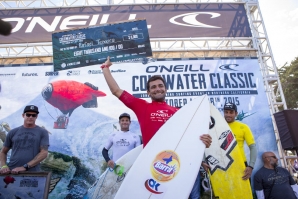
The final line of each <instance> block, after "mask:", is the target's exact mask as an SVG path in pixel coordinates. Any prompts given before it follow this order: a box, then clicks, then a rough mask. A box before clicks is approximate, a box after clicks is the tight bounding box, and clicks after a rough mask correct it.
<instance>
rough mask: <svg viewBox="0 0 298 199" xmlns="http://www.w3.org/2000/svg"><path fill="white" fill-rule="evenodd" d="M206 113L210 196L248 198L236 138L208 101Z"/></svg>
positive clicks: (248, 186) (246, 184)
mask: <svg viewBox="0 0 298 199" xmlns="http://www.w3.org/2000/svg"><path fill="white" fill-rule="evenodd" d="M210 113H211V124H210V131H209V134H210V135H211V137H212V144H211V146H210V147H209V148H208V149H206V150H205V155H206V161H207V162H208V164H209V166H210V167H211V169H210V174H211V184H212V189H213V192H214V196H215V197H219V198H220V199H239V198H241V199H252V192H251V187H250V183H249V180H242V176H243V175H244V170H245V165H244V160H243V158H242V156H241V152H240V148H239V147H238V145H237V142H236V139H235V137H234V135H233V133H232V131H231V130H230V127H229V125H228V124H227V122H226V120H225V119H224V117H223V116H222V114H221V113H220V112H219V111H218V110H217V108H216V107H215V106H213V105H212V104H210ZM239 190H240V191H239Z"/></svg>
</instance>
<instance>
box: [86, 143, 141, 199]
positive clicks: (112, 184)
mask: <svg viewBox="0 0 298 199" xmlns="http://www.w3.org/2000/svg"><path fill="white" fill-rule="evenodd" d="M142 150H143V145H140V146H138V147H136V148H134V149H132V150H130V151H129V152H127V153H126V154H125V155H123V156H122V157H121V158H119V159H118V160H117V161H116V164H117V165H120V166H123V169H124V170H123V172H124V173H123V174H122V176H118V175H116V174H115V173H114V172H111V171H110V170H109V169H107V170H106V171H105V172H104V173H103V174H102V175H101V176H100V177H99V178H98V179H97V180H96V182H95V183H94V184H93V185H92V186H91V187H90V188H89V190H88V192H87V194H86V196H84V199H111V198H114V197H115V194H116V192H117V191H118V189H119V187H120V185H121V184H122V182H123V179H124V178H125V176H126V175H127V173H128V171H129V170H130V168H131V166H132V164H133V163H134V161H135V160H136V159H137V157H138V155H139V154H140V153H141V151H142Z"/></svg>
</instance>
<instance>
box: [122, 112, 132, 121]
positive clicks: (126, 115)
mask: <svg viewBox="0 0 298 199" xmlns="http://www.w3.org/2000/svg"><path fill="white" fill-rule="evenodd" d="M123 117H128V118H129V120H130V115H129V114H128V113H122V114H121V115H120V116H119V120H120V119H121V118H123Z"/></svg>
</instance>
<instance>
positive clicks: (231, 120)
mask: <svg viewBox="0 0 298 199" xmlns="http://www.w3.org/2000/svg"><path fill="white" fill-rule="evenodd" d="M237 115H238V112H237V106H236V105H235V104H233V103H226V104H225V105H224V117H225V119H226V121H227V123H228V124H229V126H230V128H231V130H232V132H233V134H234V136H235V138H236V141H237V144H238V146H239V148H240V150H241V155H242V157H243V160H244V163H245V166H246V169H245V170H244V175H243V176H242V179H243V180H247V179H249V178H250V176H251V173H252V170H253V168H254V165H255V162H256V159H257V146H256V143H255V139H254V136H253V134H252V132H251V130H250V128H249V126H247V125H246V124H244V123H242V122H239V121H236V120H235V118H236V117H237ZM244 141H245V142H246V144H247V145H248V147H249V150H250V159H249V164H247V161H246V156H245V152H244Z"/></svg>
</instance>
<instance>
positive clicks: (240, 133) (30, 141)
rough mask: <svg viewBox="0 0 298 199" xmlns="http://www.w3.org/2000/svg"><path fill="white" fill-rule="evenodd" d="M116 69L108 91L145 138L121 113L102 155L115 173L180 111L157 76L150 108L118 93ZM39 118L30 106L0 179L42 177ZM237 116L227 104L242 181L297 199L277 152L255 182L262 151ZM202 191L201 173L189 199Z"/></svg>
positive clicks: (150, 87)
mask: <svg viewBox="0 0 298 199" xmlns="http://www.w3.org/2000/svg"><path fill="white" fill-rule="evenodd" d="M111 65H112V63H111V62H110V60H109V58H107V61H106V62H105V63H104V64H103V65H102V66H101V69H102V71H103V75H104V78H105V80H106V82H107V85H108V87H109V89H110V91H111V92H112V94H113V95H115V96H116V97H117V98H118V99H119V100H120V101H121V102H123V104H124V105H125V106H127V107H128V108H129V109H131V110H132V111H133V112H134V113H135V115H136V116H137V119H138V122H139V124H140V129H141V133H142V137H141V139H140V137H139V136H138V135H137V134H135V133H132V132H130V131H129V127H130V124H131V117H130V115H129V114H127V113H122V114H121V115H120V116H119V125H120V132H116V133H115V132H114V133H112V134H111V135H110V136H109V138H108V140H107V142H106V144H105V146H104V148H103V149H102V155H103V157H104V159H105V160H106V162H107V165H108V167H111V168H115V165H116V163H115V162H116V161H117V160H118V159H119V158H120V157H121V156H123V155H124V154H125V153H127V152H128V151H130V150H132V149H134V148H135V147H137V146H139V145H141V143H142V144H143V147H146V145H147V144H148V142H150V139H151V138H152V137H153V136H154V134H155V133H156V132H157V131H158V130H159V128H160V127H161V126H162V125H163V124H164V123H165V122H166V121H167V120H168V119H169V118H170V117H171V116H172V115H173V114H175V113H176V112H177V111H178V108H176V107H172V106H169V105H168V104H167V103H166V102H165V97H166V93H167V89H166V82H165V80H164V79H163V78H162V77H161V76H157V75H156V76H152V77H151V78H150V79H149V80H148V82H147V94H148V96H149V97H150V98H151V100H152V102H147V101H145V100H143V99H139V98H136V97H134V96H133V95H131V94H130V93H128V92H127V91H125V90H122V89H121V88H120V87H119V85H118V84H117V82H116V80H115V79H114V78H113V76H112V74H111V72H110V67H111ZM159 110H166V111H167V113H168V114H165V115H164V116H160V117H163V118H161V119H156V118H153V117H151V113H153V112H156V111H159ZM38 114H39V111H38V107H37V106H35V105H28V106H26V107H25V108H24V111H23V114H22V117H23V119H24V122H23V125H21V126H19V127H17V128H14V129H12V130H10V131H9V132H8V134H7V136H6V139H5V141H4V143H3V148H2V150H1V152H0V168H1V169H0V174H9V173H13V174H17V173H19V172H22V171H40V162H41V161H43V160H44V159H45V158H46V157H47V154H48V147H49V136H48V132H47V131H46V130H45V129H44V128H41V127H39V126H38V125H36V124H35V122H36V119H37V118H38ZM237 114H238V112H237V106H236V105H235V104H233V103H226V104H225V105H224V118H225V120H226V122H227V123H228V125H229V126H230V128H231V131H232V132H233V134H234V136H235V138H236V141H237V144H238V147H239V148H240V150H241V155H242V157H243V161H244V162H243V164H245V166H246V168H245V170H244V171H243V176H239V178H242V179H243V180H253V181H254V190H255V191H256V195H257V197H258V199H271V198H274V199H285V198H286V199H295V198H298V187H297V185H296V183H295V182H294V180H293V178H292V177H291V175H290V173H289V172H288V171H287V170H286V169H283V168H282V167H278V165H277V163H278V159H277V157H276V155H275V154H274V153H273V152H264V153H263V155H262V160H263V162H264V165H263V167H262V168H261V169H259V170H258V171H257V172H256V174H255V176H254V179H251V175H252V171H253V169H254V165H255V162H256V159H257V146H256V143H255V140H254V136H253V133H252V132H251V130H250V128H249V126H248V125H246V124H244V123H242V122H239V121H236V120H235V118H236V117H237ZM173 133H174V132H173ZM200 140H201V141H202V142H203V143H204V144H205V146H206V147H207V148H208V147H210V145H211V144H212V138H211V136H210V135H209V134H204V135H202V136H201V137H200ZM244 142H246V144H247V146H248V147H249V150H250V157H249V162H247V160H246V159H247V158H246V156H245V151H244V145H245V144H244ZM111 147H113V148H112V149H113V157H110V156H109V150H110V149H111ZM9 150H11V156H10V161H9V162H7V154H8V151H9ZM201 166H202V167H203V168H204V169H205V170H208V168H209V166H208V164H206V163H205V162H202V165H201ZM200 187H201V180H200V173H198V174H197V178H196V180H195V183H194V185H193V189H192V190H191V193H190V196H189V198H190V199H199V198H200ZM283 190H284V191H283Z"/></svg>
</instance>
